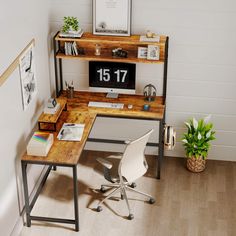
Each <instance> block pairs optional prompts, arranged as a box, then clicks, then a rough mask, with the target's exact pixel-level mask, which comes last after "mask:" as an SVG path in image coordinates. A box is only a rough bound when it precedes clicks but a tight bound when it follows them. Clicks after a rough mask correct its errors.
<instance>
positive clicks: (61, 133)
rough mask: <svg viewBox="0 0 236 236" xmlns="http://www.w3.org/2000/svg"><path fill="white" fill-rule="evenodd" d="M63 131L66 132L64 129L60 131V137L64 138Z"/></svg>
mask: <svg viewBox="0 0 236 236" xmlns="http://www.w3.org/2000/svg"><path fill="white" fill-rule="evenodd" d="M63 133H64V129H63V130H62V131H61V132H60V136H59V137H60V139H61V138H62V135H63Z"/></svg>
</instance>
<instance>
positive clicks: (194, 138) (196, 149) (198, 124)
mask: <svg viewBox="0 0 236 236" xmlns="http://www.w3.org/2000/svg"><path fill="white" fill-rule="evenodd" d="M209 120H210V116H207V117H206V118H205V119H200V120H199V121H198V120H196V119H195V118H192V119H190V120H189V122H185V125H186V127H187V129H188V130H187V132H186V133H184V134H183V138H182V142H183V143H184V144H183V145H184V147H185V151H186V155H187V157H188V158H191V157H195V158H196V159H198V158H199V157H202V158H203V159H204V160H205V159H206V158H207V154H208V151H209V148H210V141H212V140H214V139H215V131H213V130H212V129H213V124H212V123H210V122H209Z"/></svg>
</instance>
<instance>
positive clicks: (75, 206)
mask: <svg viewBox="0 0 236 236" xmlns="http://www.w3.org/2000/svg"><path fill="white" fill-rule="evenodd" d="M73 185H74V208H75V209H74V210H75V231H79V206H78V182H77V166H73Z"/></svg>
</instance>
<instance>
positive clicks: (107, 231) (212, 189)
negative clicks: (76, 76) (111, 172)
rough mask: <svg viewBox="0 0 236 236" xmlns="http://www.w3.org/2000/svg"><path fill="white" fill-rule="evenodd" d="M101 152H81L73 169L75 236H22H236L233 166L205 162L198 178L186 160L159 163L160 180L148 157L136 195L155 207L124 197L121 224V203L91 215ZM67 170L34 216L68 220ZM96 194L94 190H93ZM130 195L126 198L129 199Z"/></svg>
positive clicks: (40, 230)
mask: <svg viewBox="0 0 236 236" xmlns="http://www.w3.org/2000/svg"><path fill="white" fill-rule="evenodd" d="M106 155H107V153H103V152H91V151H90V152H87V151H85V152H84V153H83V155H82V157H81V159H80V163H79V165H78V185H79V196H78V198H79V213H80V231H79V232H74V231H73V227H74V226H73V225H66V224H53V223H44V222H36V221H33V222H32V226H31V227H30V228H28V227H26V226H24V228H23V230H22V232H21V236H27V235H33V236H39V235H40V236H47V235H50V236H53V235H57V236H60V235H62V236H67V235H80V236H94V235H96V236H126V235H128V236H173V235H174V236H175V235H176V236H177V235H178V236H185V235H189V236H195V235H199V236H205V235H212V236H226V235H227V236H235V235H236V162H223V161H210V160H208V162H207V168H206V170H205V171H204V172H203V173H200V174H194V173H190V172H189V171H187V170H186V168H185V161H186V160H185V159H183V158H172V157H168V158H165V160H164V165H163V169H162V178H161V180H157V179H155V178H154V176H155V168H154V167H155V160H154V159H155V158H154V157H151V156H148V157H147V159H148V163H149V170H148V173H147V174H146V175H145V176H144V177H142V178H141V179H139V180H138V181H137V189H140V190H141V191H144V192H147V193H150V194H151V195H153V196H154V197H155V198H156V203H155V204H154V205H150V204H148V203H147V202H144V201H142V200H144V199H145V198H144V197H143V196H139V195H137V194H130V195H128V196H129V198H130V199H131V200H130V203H131V208H132V209H133V213H134V219H133V220H132V221H130V220H127V219H125V216H127V214H128V211H127V208H126V205H125V201H122V200H120V199H119V198H118V197H119V195H117V198H113V199H112V200H109V201H107V203H106V205H104V207H103V211H102V212H100V213H98V212H96V211H94V208H95V207H96V205H97V203H98V200H99V199H101V198H102V194H101V193H100V192H99V191H97V190H98V189H99V188H100V184H101V183H104V182H105V181H104V178H103V176H102V173H101V172H102V169H101V167H100V166H99V164H98V163H97V162H96V161H95V159H96V157H103V156H106ZM71 172H72V170H71V168H58V169H57V171H55V172H54V171H52V172H51V173H50V176H49V178H48V180H47V182H46V184H45V187H44V189H43V191H42V193H41V195H40V197H39V199H38V201H37V202H36V205H35V207H34V209H33V214H35V215H43V216H49V217H64V218H73V185H72V178H71V174H72V173H71ZM96 189H97V190H96ZM128 194H129V193H128Z"/></svg>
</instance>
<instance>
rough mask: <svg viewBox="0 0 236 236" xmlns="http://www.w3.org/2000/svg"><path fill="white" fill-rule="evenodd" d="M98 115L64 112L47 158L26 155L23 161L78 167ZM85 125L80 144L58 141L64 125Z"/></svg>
mask: <svg viewBox="0 0 236 236" xmlns="http://www.w3.org/2000/svg"><path fill="white" fill-rule="evenodd" d="M95 118H96V115H95V114H92V113H91V114H89V113H87V112H83V113H81V112H77V111H64V112H62V114H61V116H60V119H59V120H58V124H57V131H56V132H54V142H53V145H52V147H51V149H50V151H49V153H48V155H47V156H46V157H41V156H31V155H27V154H25V155H24V156H23V157H22V158H21V160H22V161H27V162H31V163H39V164H40V163H41V164H58V165H65V166H66V165H68V166H71V165H77V163H78V161H79V158H80V155H81V153H82V151H83V149H84V145H85V143H86V140H87V138H88V136H89V133H90V130H91V129H92V127H93V123H94V121H95ZM64 122H66V123H78V124H85V128H84V132H83V136H82V139H81V141H80V142H76V141H62V140H58V139H57V134H58V132H59V130H60V129H61V127H62V125H63V123H64Z"/></svg>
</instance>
